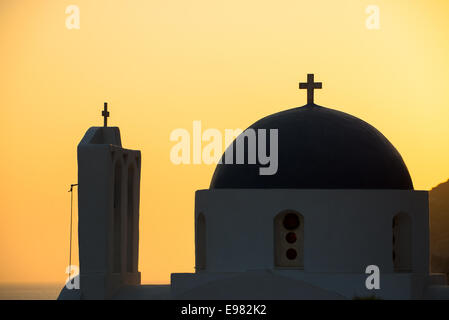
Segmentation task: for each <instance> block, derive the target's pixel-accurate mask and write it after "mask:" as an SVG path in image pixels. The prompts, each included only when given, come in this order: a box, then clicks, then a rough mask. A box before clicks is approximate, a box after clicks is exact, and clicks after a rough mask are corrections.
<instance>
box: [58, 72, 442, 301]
mask: <svg viewBox="0 0 449 320" xmlns="http://www.w3.org/2000/svg"><path fill="white" fill-rule="evenodd" d="M300 88H304V89H307V90H308V103H307V104H306V105H305V106H303V107H299V108H294V109H290V110H286V111H282V112H279V113H276V114H273V115H270V116H267V117H265V118H263V119H261V120H259V121H257V122H255V123H254V124H253V125H251V126H250V127H249V128H252V129H267V130H268V129H277V130H278V137H279V140H278V159H279V160H278V161H279V162H278V170H277V173H276V174H274V175H260V174H259V168H260V165H259V164H258V163H256V164H224V163H222V164H218V165H217V167H216V170H215V173H214V175H213V177H212V181H211V184H210V187H209V189H206V190H198V191H197V192H196V194H195V212H194V214H192V219H195V273H174V274H172V275H171V283H170V284H169V285H163V286H161V285H142V284H141V280H140V279H141V277H140V272H139V271H138V254H139V201H140V190H139V188H140V168H141V154H140V151H135V150H128V149H124V148H123V147H122V144H121V138H120V132H119V129H118V128H117V127H107V126H106V125H107V123H106V120H105V126H104V127H92V128H90V129H89V130H88V131H87V132H86V134H85V136H84V138H83V139H82V140H81V142H80V143H79V145H78V184H79V192H78V207H79V209H78V217H79V218H78V219H79V227H78V237H79V260H80V274H79V277H80V278H79V279H80V289H79V290H68V289H67V288H64V289H63V290H62V291H61V294H60V296H59V299H226V300H227V299H229V300H236V299H357V298H379V299H449V286H447V282H446V277H445V275H444V274H430V272H429V270H430V267H429V257H430V252H429V206H428V193H427V191H417V190H414V188H413V183H412V179H411V177H410V174H409V172H408V169H407V167H406V165H405V163H404V161H403V160H402V157H401V155H400V154H399V152H398V151H397V150H396V149H395V148H394V146H393V145H392V144H391V143H390V142H389V141H388V140H387V138H386V137H384V136H383V135H382V133H380V132H379V131H378V130H376V129H375V128H374V127H372V126H371V125H369V124H368V123H366V122H364V121H362V120H360V119H358V118H356V117H354V116H351V115H349V114H346V113H343V112H340V111H336V110H333V109H329V108H325V107H321V106H318V105H316V104H315V103H314V101H313V90H314V89H318V88H321V84H320V83H315V82H314V81H313V75H309V79H308V82H307V83H305V84H301V85H300ZM105 119H106V118H105ZM234 144H235V142H234V143H233V145H234ZM233 145H231V146H229V148H232V147H233ZM268 149H269V148H267V150H268ZM141 230H142V231H143V232H145V230H144V229H141ZM372 265H374V266H377V267H378V270H379V271H380V273H379V288H378V289H376V288H368V287H367V285H366V280H367V278H368V277H369V276H370V274H367V273H366V268H367V267H368V266H372Z"/></svg>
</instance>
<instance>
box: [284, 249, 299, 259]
mask: <svg viewBox="0 0 449 320" xmlns="http://www.w3.org/2000/svg"><path fill="white" fill-rule="evenodd" d="M286 256H287V259H289V260H295V259H296V257H297V256H298V253H297V252H296V250H295V249H292V248H290V249H288V250H287V252H286Z"/></svg>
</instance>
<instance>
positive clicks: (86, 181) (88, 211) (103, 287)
mask: <svg viewBox="0 0 449 320" xmlns="http://www.w3.org/2000/svg"><path fill="white" fill-rule="evenodd" d="M102 115H103V116H104V118H105V121H104V126H103V127H91V128H89V130H87V132H86V134H85V135H84V137H83V139H82V140H81V142H80V143H79V145H78V185H79V186H78V188H79V189H78V210H79V212H78V217H79V221H78V239H79V260H80V289H81V298H82V299H108V298H110V297H111V296H112V295H113V294H114V293H115V292H116V291H117V290H118V289H119V288H120V287H121V286H123V285H138V284H140V272H139V271H138V254H139V198H140V168H141V155H140V151H138V150H128V149H124V148H122V144H121V139H120V130H119V128H118V127H107V117H108V116H109V112H108V111H107V104H106V103H105V110H104V111H103V113H102Z"/></svg>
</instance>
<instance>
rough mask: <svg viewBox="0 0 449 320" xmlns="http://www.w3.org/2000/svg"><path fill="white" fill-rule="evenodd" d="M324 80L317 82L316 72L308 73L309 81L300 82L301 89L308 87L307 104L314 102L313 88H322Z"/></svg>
mask: <svg viewBox="0 0 449 320" xmlns="http://www.w3.org/2000/svg"><path fill="white" fill-rule="evenodd" d="M322 88H323V83H322V82H315V80H314V74H313V73H309V74H307V82H300V83H299V89H307V104H314V102H313V90H315V89H322Z"/></svg>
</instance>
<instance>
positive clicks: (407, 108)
mask: <svg viewBox="0 0 449 320" xmlns="http://www.w3.org/2000/svg"><path fill="white" fill-rule="evenodd" d="M70 4H75V5H77V6H79V8H80V29H79V30H76V29H72V30H69V29H67V28H66V24H65V20H66V18H67V16H68V15H67V14H66V13H65V9H66V7H67V6H68V5H70ZM372 4H374V5H378V6H379V8H380V29H379V30H369V29H367V28H366V26H365V20H366V19H367V17H368V14H367V13H366V12H365V9H366V7H367V5H372ZM0 57H1V59H0V133H1V135H0V149H1V157H0V194H1V201H0V217H1V224H0V257H1V260H0V262H1V264H0V282H3V283H5V282H27V283H31V282H36V283H37V282H59V283H61V286H62V285H63V283H64V281H65V278H66V274H65V268H66V266H67V265H68V251H69V218H70V207H69V205H70V193H68V192H67V191H68V189H69V185H70V184H71V183H76V181H77V163H76V147H77V144H78V142H79V141H80V139H81V138H82V137H83V135H84V133H85V131H86V130H87V129H88V128H89V127H90V126H96V125H102V118H101V110H102V108H103V102H104V101H107V102H108V103H109V110H110V112H111V117H110V118H109V124H110V125H111V126H119V127H120V130H121V133H122V142H123V145H124V147H126V148H130V149H140V150H141V151H142V181H141V199H140V201H141V204H140V257H139V270H140V271H141V272H142V280H143V282H144V283H168V282H169V275H170V273H172V272H193V271H194V233H193V224H194V220H193V214H194V192H195V190H197V189H204V188H208V186H209V182H210V179H211V177H212V173H213V170H214V165H206V164H200V165H193V164H192V165H179V166H176V165H174V164H172V162H171V161H170V149H171V147H172V146H173V145H174V144H175V143H174V142H171V141H170V140H169V136H170V133H171V132H172V131H173V130H174V129H176V128H185V129H187V130H189V131H190V132H192V122H193V121H194V120H201V121H202V126H203V130H204V129H207V128H217V129H219V130H224V129H225V128H229V129H234V128H242V129H244V128H246V127H247V126H249V125H251V124H252V123H253V122H255V121H256V120H258V119H259V118H261V117H263V116H266V115H269V114H272V113H274V112H278V111H281V110H285V109H288V108H292V107H295V106H300V105H303V104H305V102H306V93H305V92H304V91H303V90H301V91H300V90H298V82H299V81H305V80H306V75H307V73H315V79H316V81H322V82H323V90H319V91H317V92H316V94H315V97H316V102H317V104H320V105H324V106H328V107H331V108H335V109H337V110H340V111H344V112H347V113H350V114H353V115H355V116H357V117H359V118H361V119H363V120H365V121H367V122H369V123H370V124H372V125H373V126H375V127H376V128H377V129H379V130H380V131H381V132H382V133H383V134H384V135H385V136H386V137H387V138H388V139H389V140H390V141H391V142H392V143H393V145H395V147H396V148H397V149H398V151H399V152H400V153H401V154H402V156H403V158H404V161H405V163H406V164H407V166H408V168H409V171H410V174H411V176H412V179H413V182H414V185H415V188H416V189H421V190H428V189H430V188H432V187H434V186H436V185H437V184H439V183H440V182H443V181H446V180H447V179H448V178H449V1H445V0H440V1H437V0H369V1H365V0H340V1H335V0H327V1H325V0H317V1H301V0H294V1H283V0H280V1H263V0H258V1H234V0H228V1H211V0H191V1H167V0H163V1H162V0H161V1H136V0H127V1H125V0H122V1H114V0H95V1H91V0H90V1H87V0H71V1H56V0H54V1H50V0H40V1H35V0H28V1H27V0H1V1H0ZM74 195H75V196H76V195H77V194H76V193H75V194H74ZM75 205H76V202H75ZM75 212H76V211H75ZM76 217H77V215H76V214H75V225H74V233H75V237H74V239H73V244H74V247H73V250H74V255H73V262H74V263H75V264H77V263H78V256H77V251H78V246H77V240H78V239H77V237H76V232H77V224H76Z"/></svg>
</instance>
